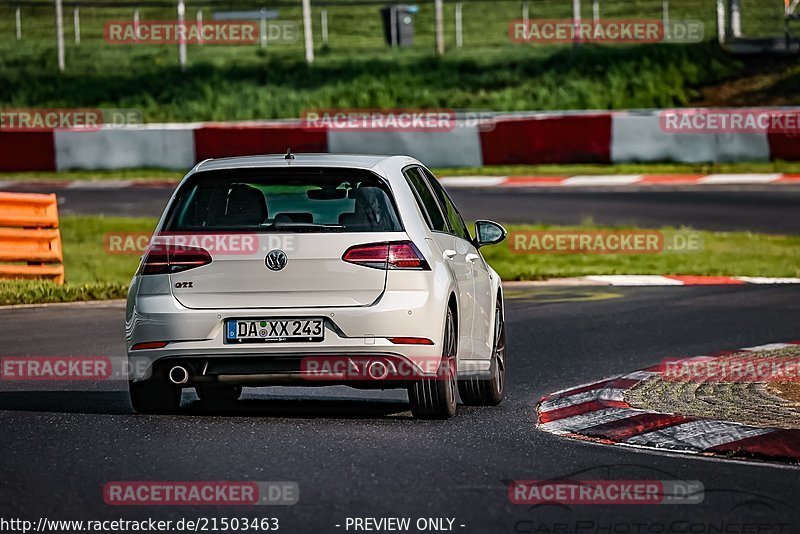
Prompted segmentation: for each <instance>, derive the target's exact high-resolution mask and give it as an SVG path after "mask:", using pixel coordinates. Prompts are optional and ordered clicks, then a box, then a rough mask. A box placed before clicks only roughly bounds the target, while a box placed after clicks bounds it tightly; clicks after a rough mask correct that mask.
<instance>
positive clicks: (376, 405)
mask: <svg viewBox="0 0 800 534" xmlns="http://www.w3.org/2000/svg"><path fill="white" fill-rule="evenodd" d="M187 397H188V398H187ZM3 410H12V411H22V412H43V413H74V414H97V415H133V414H134V412H133V409H132V408H131V405H130V401H129V400H128V393H127V392H126V391H97V392H91V391H15V392H3V393H0V411H3ZM408 411H409V406H408V404H407V403H405V402H399V401H394V400H380V399H369V400H357V399H337V398H335V397H331V398H319V397H318V398H313V399H303V398H285V397H284V398H281V397H272V398H269V397H268V398H263V397H262V398H259V399H248V398H245V399H243V400H240V401H237V402H233V403H222V404H210V403H207V402H202V401H199V400H197V398H196V397H195V396H194V395H191V394H188V393H184V397H183V403H182V405H181V408H180V410H179V411H178V412H177V413H176V414H175V415H185V416H198V417H200V416H225V417H284V418H299V419H303V418H308V419H313V418H318V417H324V418H328V419H368V418H376V417H389V416H400V417H410V414H408V413H404V412H408Z"/></svg>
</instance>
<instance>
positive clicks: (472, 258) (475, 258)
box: [466, 254, 481, 263]
mask: <svg viewBox="0 0 800 534" xmlns="http://www.w3.org/2000/svg"><path fill="white" fill-rule="evenodd" d="M479 259H481V257H480V256H478V255H477V254H467V255H466V260H467V261H468V262H470V263H475V262H476V261H478V260H479Z"/></svg>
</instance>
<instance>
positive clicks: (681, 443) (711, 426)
mask: <svg viewBox="0 0 800 534" xmlns="http://www.w3.org/2000/svg"><path fill="white" fill-rule="evenodd" d="M774 431H775V429H773V428H757V427H752V426H745V425H737V424H735V423H726V422H724V421H706V420H701V421H690V422H688V423H681V424H679V425H675V426H672V427H668V428H662V429H660V430H655V431H652V432H646V433H644V434H639V435H638V436H633V437H630V438H628V439H626V440H625V443H628V444H631V445H642V446H649V447H655V448H665V449H686V448H689V449H695V450H698V451H704V450H707V449H711V448H713V447H717V446H719V445H724V444H725V443H732V442H734V441H739V440H742V439H745V438H751V437H754V436H763V435H764V434H769V433H770V432H774Z"/></svg>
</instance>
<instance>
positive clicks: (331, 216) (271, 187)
mask: <svg viewBox="0 0 800 534" xmlns="http://www.w3.org/2000/svg"><path fill="white" fill-rule="evenodd" d="M164 229H165V230H166V231H176V232H177V231H184V232H192V231H194V232H198V231H199V232H202V231H208V230H213V231H249V232H398V231H401V230H402V229H403V228H402V225H401V223H400V218H399V216H398V214H397V209H396V207H395V204H394V200H393V198H392V195H391V193H390V191H389V187H388V185H386V184H385V183H384V182H383V181H382V180H381V179H380V178H378V177H377V176H376V175H375V174H373V173H371V172H369V171H364V170H360V169H327V168H325V169H323V168H301V169H291V170H286V169H280V170H272V169H261V170H257V169H247V170H236V171H230V170H226V171H207V172H200V173H197V174H195V175H193V176H192V177H191V178H190V179H189V180H188V181H187V182H186V183H185V184H184V185H183V187H181V190H180V191H179V192H178V196H177V198H176V201H175V202H174V204H173V208H172V210H171V213H170V215H169V217H168V219H167V223H166V224H165V228H164Z"/></svg>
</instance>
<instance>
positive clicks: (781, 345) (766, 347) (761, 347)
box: [740, 343, 794, 352]
mask: <svg viewBox="0 0 800 534" xmlns="http://www.w3.org/2000/svg"><path fill="white" fill-rule="evenodd" d="M786 347H794V345H792V344H791V343H767V344H766V345H758V346H756V347H746V348H743V349H740V350H741V351H743V352H745V351H746V352H757V351H761V350H778V349H785V348H786Z"/></svg>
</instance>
